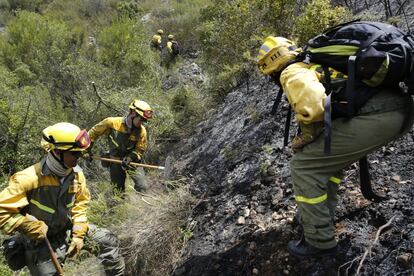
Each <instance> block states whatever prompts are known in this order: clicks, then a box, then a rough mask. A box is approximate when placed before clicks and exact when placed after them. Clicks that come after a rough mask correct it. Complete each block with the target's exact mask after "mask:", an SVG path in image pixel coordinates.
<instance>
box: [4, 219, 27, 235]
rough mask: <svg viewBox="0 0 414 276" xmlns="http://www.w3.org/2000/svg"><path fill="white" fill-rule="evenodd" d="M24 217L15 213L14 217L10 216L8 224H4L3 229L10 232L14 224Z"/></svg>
mask: <svg viewBox="0 0 414 276" xmlns="http://www.w3.org/2000/svg"><path fill="white" fill-rule="evenodd" d="M22 217H23V215H21V214H15V215H13V216H12V217H10V218H9V219H8V220H7V222H6V224H5V225H4V226H3V230H4V231H5V232H6V233H10V231H11V230H12V228H13V226H14V225H15V224H16V222H17V221H18V220H19V219H20V218H22Z"/></svg>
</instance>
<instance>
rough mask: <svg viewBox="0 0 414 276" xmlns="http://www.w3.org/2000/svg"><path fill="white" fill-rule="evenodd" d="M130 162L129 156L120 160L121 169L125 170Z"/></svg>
mask: <svg viewBox="0 0 414 276" xmlns="http://www.w3.org/2000/svg"><path fill="white" fill-rule="evenodd" d="M131 162H132V158H131V157H129V156H125V157H124V159H122V163H121V167H122V168H123V169H124V170H126V169H128V167H129V163H131Z"/></svg>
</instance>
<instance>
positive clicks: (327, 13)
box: [295, 0, 352, 45]
mask: <svg viewBox="0 0 414 276" xmlns="http://www.w3.org/2000/svg"><path fill="white" fill-rule="evenodd" d="M315 18H317V19H318V20H315ZM351 18H352V14H351V12H350V11H349V10H347V9H346V8H344V7H340V6H338V7H332V6H331V4H330V1H329V0H312V1H311V2H309V3H308V4H307V5H306V6H305V8H304V10H303V13H302V14H301V15H300V16H299V17H298V18H297V20H296V21H295V35H296V36H297V38H298V44H299V45H303V44H305V43H306V42H307V41H308V40H309V39H310V38H312V37H314V36H315V35H317V34H319V33H320V32H322V31H323V30H325V29H327V28H329V27H331V26H334V25H337V24H339V23H342V22H346V21H349V20H350V19H351Z"/></svg>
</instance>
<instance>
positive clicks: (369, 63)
mask: <svg viewBox="0 0 414 276" xmlns="http://www.w3.org/2000/svg"><path fill="white" fill-rule="evenodd" d="M300 61H302V62H305V63H311V62H312V63H316V64H320V65H321V66H322V68H323V71H324V74H323V76H324V80H323V84H324V86H325V88H326V93H327V94H328V98H327V100H326V101H325V121H326V122H325V123H327V124H329V121H330V118H331V116H333V117H334V118H335V117H352V116H354V115H355V113H356V112H357V111H358V110H359V109H360V108H361V107H362V106H363V105H364V104H365V103H366V102H367V101H368V100H369V99H370V98H371V97H372V96H373V95H375V94H376V93H377V92H378V91H379V90H378V87H380V86H387V87H394V88H395V91H401V90H403V91H405V92H408V93H410V94H412V95H413V94H414V39H413V37H412V36H411V35H408V34H406V33H404V32H403V31H401V30H400V29H398V28H396V27H394V26H391V25H388V24H385V23H379V22H367V21H359V20H355V21H351V22H347V23H344V24H340V25H337V26H334V27H332V28H329V29H327V30H325V31H324V32H322V33H321V34H319V35H317V36H316V37H314V38H312V39H310V40H309V41H308V43H307V44H306V45H305V47H304V48H303V51H302V52H301V53H300V54H299V55H298V56H297V58H296V59H294V60H293V61H291V62H290V63H289V64H292V63H295V62H300ZM289 64H288V65H289ZM329 68H333V69H335V70H338V71H340V72H342V73H344V74H345V75H347V76H348V79H347V81H346V82H342V83H339V85H338V84H334V83H333V82H332V80H331V78H330V74H329ZM279 86H280V85H279ZM280 87H281V86H280ZM280 93H282V91H280ZM281 96H282V95H278V97H277V99H276V101H275V104H274V105H273V109H272V114H274V113H275V112H276V109H277V106H278V103H277V102H278V101H280V98H281ZM330 110H332V114H331V113H329V111H330ZM327 111H328V112H327ZM286 139H287V138H286V137H285V143H286ZM327 146H329V145H327ZM326 151H329V149H328V148H327V149H326Z"/></svg>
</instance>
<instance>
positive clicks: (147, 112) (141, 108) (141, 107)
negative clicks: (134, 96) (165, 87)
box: [129, 100, 154, 120]
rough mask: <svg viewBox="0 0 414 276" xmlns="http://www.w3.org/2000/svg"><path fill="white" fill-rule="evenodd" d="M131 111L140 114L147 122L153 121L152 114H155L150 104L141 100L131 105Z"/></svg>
mask: <svg viewBox="0 0 414 276" xmlns="http://www.w3.org/2000/svg"><path fill="white" fill-rule="evenodd" d="M129 109H132V110H134V111H135V112H136V113H138V115H139V116H141V117H142V118H144V119H145V120H149V119H151V118H152V114H153V112H154V111H153V110H152V108H151V106H150V105H149V104H147V103H146V102H144V101H140V100H134V101H133V102H132V103H131V104H130V105H129Z"/></svg>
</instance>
